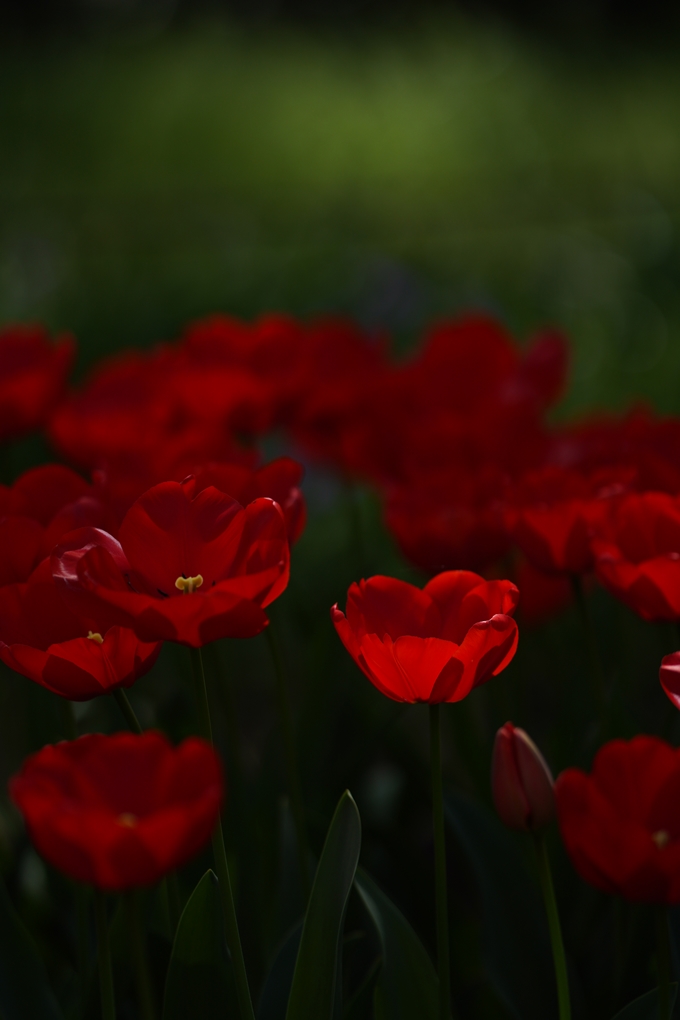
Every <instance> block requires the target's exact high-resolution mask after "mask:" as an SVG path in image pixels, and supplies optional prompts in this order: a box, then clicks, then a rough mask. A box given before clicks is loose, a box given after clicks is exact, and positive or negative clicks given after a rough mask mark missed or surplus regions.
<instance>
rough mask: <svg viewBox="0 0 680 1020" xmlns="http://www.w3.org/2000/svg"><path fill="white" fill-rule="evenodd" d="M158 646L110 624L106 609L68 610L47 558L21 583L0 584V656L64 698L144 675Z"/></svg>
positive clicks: (82, 697)
mask: <svg viewBox="0 0 680 1020" xmlns="http://www.w3.org/2000/svg"><path fill="white" fill-rule="evenodd" d="M161 647H162V644H161V642H153V643H147V642H144V641H140V640H139V638H138V637H137V635H136V634H135V633H134V631H132V630H130V629H128V628H125V627H118V626H113V625H112V624H111V622H110V620H107V614H106V612H105V613H103V614H102V613H100V614H99V615H98V616H97V617H90V618H89V619H88V618H86V617H82V616H78V615H77V614H76V613H74V612H72V611H71V610H70V609H69V607H68V606H67V605H66V603H65V601H64V599H63V598H62V597H61V596H60V594H59V591H58V590H57V588H56V586H55V583H54V580H53V578H52V571H51V568H50V564H49V561H47V560H45V561H43V563H41V565H40V566H39V567H38V568H37V569H36V570H34V571H33V573H32V574H31V576H30V577H29V579H28V582H27V583H25V584H10V585H5V586H4V587H2V588H0V659H2V661H3V662H4V663H5V665H6V666H9V668H10V669H13V670H15V671H16V672H17V673H21V674H22V675H23V676H26V677H28V678H29V680H33V681H34V682H35V683H37V684H40V685H41V686H42V687H46V688H47V690H48V691H52V693H53V694H58V695H60V697H62V698H68V699H69V700H70V701H87V700H89V699H90V698H95V697H97V696H98V695H101V694H111V693H113V692H114V691H116V690H118V689H119V688H121V687H131V686H132V684H133V683H134V682H135V681H136V680H138V679H139V677H141V676H143V675H144V674H145V673H148V671H149V670H150V669H151V667H152V666H153V665H154V663H155V662H156V659H157V658H158V656H159V654H160V650H161Z"/></svg>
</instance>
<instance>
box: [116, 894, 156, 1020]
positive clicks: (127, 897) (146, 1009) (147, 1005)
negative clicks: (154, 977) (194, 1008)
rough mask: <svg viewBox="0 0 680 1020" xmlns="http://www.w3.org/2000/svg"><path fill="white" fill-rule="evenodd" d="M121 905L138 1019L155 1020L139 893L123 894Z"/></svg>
mask: <svg viewBox="0 0 680 1020" xmlns="http://www.w3.org/2000/svg"><path fill="white" fill-rule="evenodd" d="M123 905H124V908H125V913H126V915H127V923H128V931H129V934H130V945H131V947H132V955H133V956H134V963H135V971H136V976H137V995H138V997H139V1012H140V1017H141V1018H142V1020H156V1007H155V1005H154V996H153V987H152V984H151V976H150V974H149V960H148V957H147V952H146V936H145V932H144V926H143V924H142V916H141V911H140V903H139V892H138V890H137V889H132V890H130V891H129V892H126V893H124V894H123Z"/></svg>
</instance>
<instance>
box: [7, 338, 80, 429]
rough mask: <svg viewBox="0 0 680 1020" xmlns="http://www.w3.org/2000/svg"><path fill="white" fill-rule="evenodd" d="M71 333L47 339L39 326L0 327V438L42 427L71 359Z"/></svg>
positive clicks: (68, 368)
mask: <svg viewBox="0 0 680 1020" xmlns="http://www.w3.org/2000/svg"><path fill="white" fill-rule="evenodd" d="M74 353H75V344H74V341H73V339H72V338H71V337H69V336H61V337H58V338H57V340H56V341H55V342H52V341H51V340H50V339H49V336H48V334H47V332H46V331H45V330H44V329H43V328H42V327H41V326H9V327H7V328H5V329H3V330H0V442H5V441H7V440H8V439H16V438H18V437H19V436H23V435H26V433H28V432H34V431H35V430H36V429H39V428H41V427H42V425H43V424H44V423H45V421H46V420H47V417H48V415H49V413H50V412H51V411H52V408H53V407H54V405H55V403H56V402H57V400H58V399H59V396H60V394H61V391H62V389H63V387H64V384H65V382H66V377H67V376H68V373H69V371H70V368H71V364H72V362H73V355H74Z"/></svg>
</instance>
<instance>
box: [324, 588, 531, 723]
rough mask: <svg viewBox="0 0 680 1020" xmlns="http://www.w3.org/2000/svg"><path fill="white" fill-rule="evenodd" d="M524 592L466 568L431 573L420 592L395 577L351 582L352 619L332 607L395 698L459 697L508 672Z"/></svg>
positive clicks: (368, 668) (350, 644) (356, 650)
mask: <svg viewBox="0 0 680 1020" xmlns="http://www.w3.org/2000/svg"><path fill="white" fill-rule="evenodd" d="M518 598H519V592H518V591H517V588H515V586H514V584H511V583H510V582H509V581H485V580H484V578H482V577H480V576H479V575H478V574H473V573H471V572H469V571H466V570H451V571H447V572H446V573H443V574H439V575H438V576H437V577H435V578H433V579H432V580H431V581H430V582H428V584H426V585H425V587H424V588H423V589H422V590H421V589H420V588H416V587H415V586H414V585H412V584H407V583H406V582H405V581H398V580H397V579H396V578H393V577H383V576H380V575H378V576H376V577H371V578H369V579H368V580H367V581H360V582H359V584H353V585H352V586H351V588H350V589H349V592H348V595H347V616H346V617H345V615H344V614H343V613H342V612H341V611H340V610H339V609H338V607H337V605H335V606H333V608H332V610H331V617H332V620H333V623H334V624H335V629H336V630H337V632H338V635H339V636H340V639H341V641H342V643H343V644H344V646H345V648H346V649H347V651H348V652H349V653H350V655H351V656H352V658H353V659H354V661H355V662H356V663H357V665H358V666H359V667H360V669H362V670H363V672H364V673H365V674H366V676H367V677H368V679H369V680H370V681H371V683H372V684H374V685H375V686H376V687H377V688H378V690H379V691H381V692H382V693H383V694H386V695H387V697H388V698H392V699H393V700H394V701H407V702H416V701H425V702H428V703H429V704H438V703H439V702H442V701H461V700H462V699H463V698H464V697H465V696H466V695H467V694H469V693H470V691H471V690H472V688H473V687H477V686H479V684H483V683H486V681H487V680H489V679H491V677H492V676H496V674H498V673H500V672H501V670H502V669H504V668H505V667H506V666H507V665H508V663H509V662H510V660H511V659H512V657H513V655H514V654H515V650H516V648H517V624H516V623H515V621H514V620H512V619H511V617H510V614H512V613H513V612H514V609H515V606H516V605H517V600H518Z"/></svg>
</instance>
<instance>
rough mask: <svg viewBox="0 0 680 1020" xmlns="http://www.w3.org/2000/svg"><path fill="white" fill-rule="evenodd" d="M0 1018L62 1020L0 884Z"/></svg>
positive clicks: (44, 974)
mask: <svg viewBox="0 0 680 1020" xmlns="http://www.w3.org/2000/svg"><path fill="white" fill-rule="evenodd" d="M0 1016H1V1017H2V1020H63V1013H62V1011H61V1009H60V1008H59V1005H58V1003H57V1000H56V998H55V996H54V992H53V991H52V989H51V987H50V985H49V982H48V980H47V972H46V970H45V966H44V964H43V962H42V960H41V958H40V956H39V955H38V950H37V949H36V947H35V945H34V944H33V940H32V939H31V936H30V935H29V934H28V932H27V931H26V929H25V927H24V925H23V924H22V922H21V920H20V919H19V917H18V916H17V914H16V912H15V910H14V907H13V906H12V903H11V901H10V898H9V896H8V895H7V890H6V889H5V885H4V882H0Z"/></svg>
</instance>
